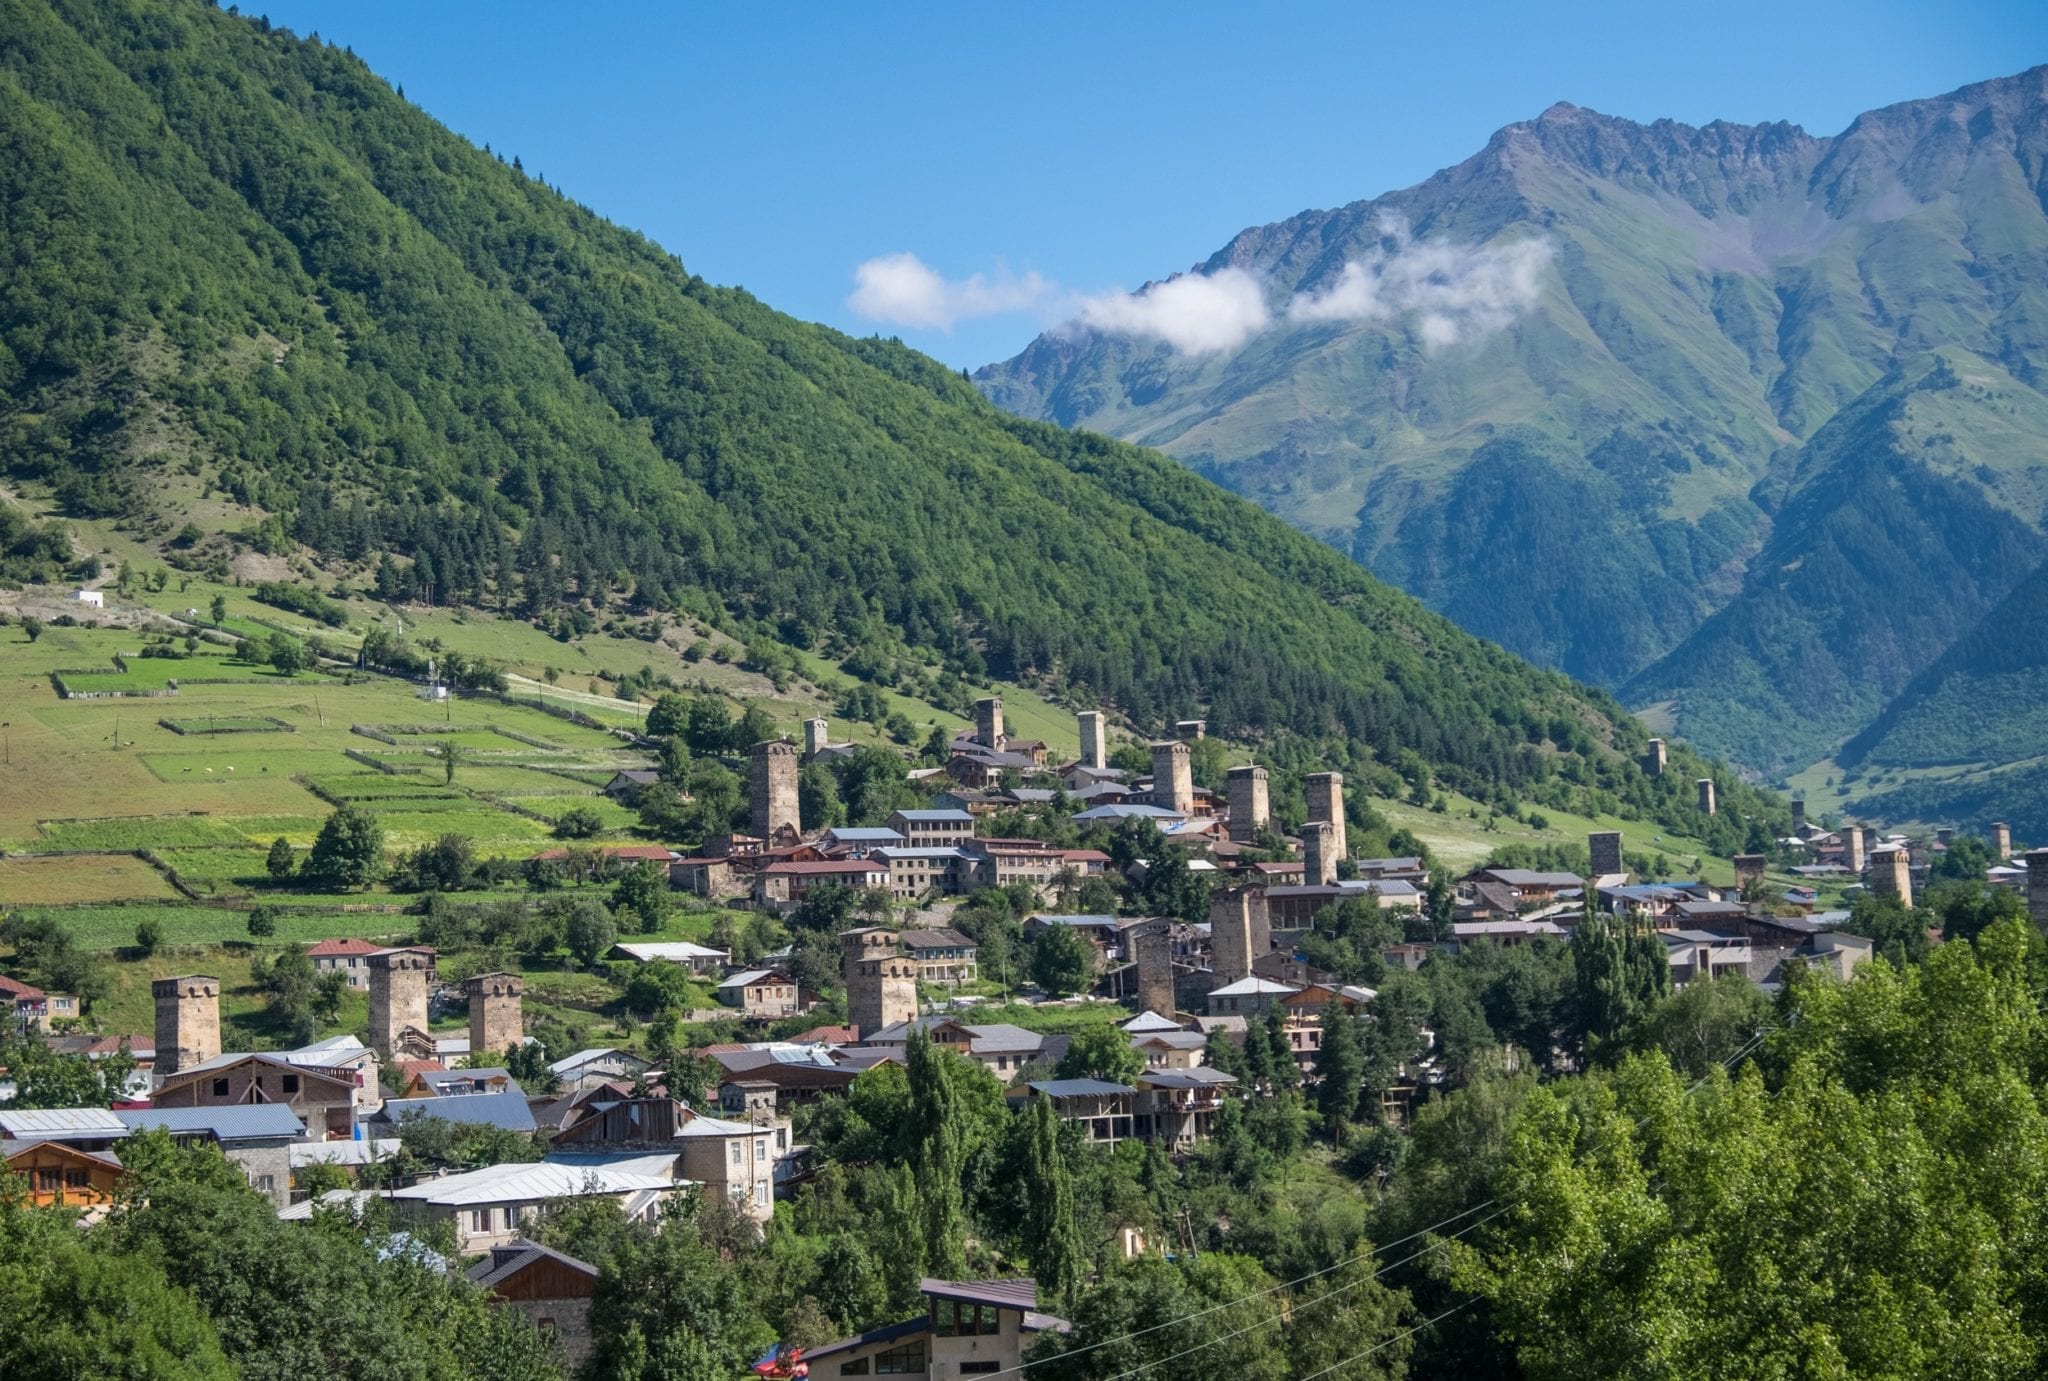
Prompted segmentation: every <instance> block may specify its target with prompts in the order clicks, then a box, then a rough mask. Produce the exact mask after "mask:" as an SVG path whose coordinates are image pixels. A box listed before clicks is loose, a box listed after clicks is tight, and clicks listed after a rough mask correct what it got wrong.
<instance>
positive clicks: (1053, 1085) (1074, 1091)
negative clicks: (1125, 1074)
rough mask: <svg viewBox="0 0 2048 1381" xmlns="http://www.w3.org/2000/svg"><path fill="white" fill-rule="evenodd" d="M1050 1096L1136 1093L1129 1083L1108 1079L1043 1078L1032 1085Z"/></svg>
mask: <svg viewBox="0 0 2048 1381" xmlns="http://www.w3.org/2000/svg"><path fill="white" fill-rule="evenodd" d="M1031 1087H1032V1088H1034V1089H1036V1090H1037V1091H1038V1092H1040V1093H1042V1094H1045V1095H1046V1096H1047V1097H1048V1098H1079V1097H1083V1096H1085V1095H1087V1094H1107V1093H1136V1092H1137V1090H1136V1089H1134V1088H1132V1087H1131V1086H1130V1085H1129V1084H1112V1083H1110V1082H1109V1081H1108V1080H1107V1079H1042V1080H1040V1081H1038V1082H1037V1083H1035V1084H1033V1085H1032V1086H1031Z"/></svg>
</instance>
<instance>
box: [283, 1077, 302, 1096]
mask: <svg viewBox="0 0 2048 1381" xmlns="http://www.w3.org/2000/svg"><path fill="white" fill-rule="evenodd" d="M284 1091H285V1092H286V1093H297V1092H298V1091H299V1076H298V1075H296V1074H287V1075H285V1076H284Z"/></svg>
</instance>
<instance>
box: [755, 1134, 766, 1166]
mask: <svg viewBox="0 0 2048 1381" xmlns="http://www.w3.org/2000/svg"><path fill="white" fill-rule="evenodd" d="M754 1159H755V1160H756V1161H757V1162H758V1161H764V1160H766V1159H768V1138H767V1137H765V1136H757V1137H755V1138H754Z"/></svg>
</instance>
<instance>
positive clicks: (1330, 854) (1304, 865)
mask: <svg viewBox="0 0 2048 1381" xmlns="http://www.w3.org/2000/svg"><path fill="white" fill-rule="evenodd" d="M1340 857H1342V855H1341V854H1340V853H1339V852H1338V850H1337V827H1336V826H1335V825H1334V824H1332V823H1331V822H1330V821H1328V820H1311V821H1309V822H1308V823H1307V824H1305V825H1303V826H1302V827H1301V880H1302V885H1303V886H1305V887H1328V886H1329V885H1330V884H1331V883H1333V882H1335V881H1336V880H1337V860H1338V859H1339V858H1340Z"/></svg>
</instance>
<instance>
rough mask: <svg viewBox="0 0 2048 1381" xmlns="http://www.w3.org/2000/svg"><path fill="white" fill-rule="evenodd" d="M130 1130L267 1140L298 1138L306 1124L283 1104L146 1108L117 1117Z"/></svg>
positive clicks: (222, 1139)
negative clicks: (152, 1130)
mask: <svg viewBox="0 0 2048 1381" xmlns="http://www.w3.org/2000/svg"><path fill="white" fill-rule="evenodd" d="M114 1115H115V1116H116V1117H118V1118H120V1119H121V1122H122V1125H123V1126H125V1127H127V1128H128V1130H129V1131H132V1132H140V1131H146V1130H147V1129H149V1128H151V1127H161V1128H163V1129H164V1130H165V1131H167V1132H172V1133H178V1132H211V1133H212V1134H213V1135H214V1137H215V1138H217V1139H218V1140H221V1141H242V1140H245V1139H247V1140H257V1139H262V1138H267V1137H287V1138H293V1139H296V1138H298V1137H302V1136H304V1135H305V1134H306V1124H305V1123H303V1122H301V1121H299V1115H298V1114H297V1113H295V1112H293V1111H292V1110H291V1109H290V1108H288V1107H286V1106H285V1105H284V1104H282V1103H231V1104H226V1105H223V1106H221V1107H215V1108H146V1109H136V1110H134V1111H122V1112H117V1113H115V1114H114Z"/></svg>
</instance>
